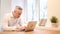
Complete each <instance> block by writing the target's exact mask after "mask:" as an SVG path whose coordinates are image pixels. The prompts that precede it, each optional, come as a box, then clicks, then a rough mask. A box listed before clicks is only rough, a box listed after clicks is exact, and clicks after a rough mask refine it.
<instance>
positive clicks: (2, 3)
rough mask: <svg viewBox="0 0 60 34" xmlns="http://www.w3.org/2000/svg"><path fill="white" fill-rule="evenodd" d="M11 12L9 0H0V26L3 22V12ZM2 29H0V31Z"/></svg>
mask: <svg viewBox="0 0 60 34" xmlns="http://www.w3.org/2000/svg"><path fill="white" fill-rule="evenodd" d="M10 12H11V0H0V28H1V26H2V23H3V18H4V14H6V13H10ZM1 30H2V29H0V31H1Z"/></svg>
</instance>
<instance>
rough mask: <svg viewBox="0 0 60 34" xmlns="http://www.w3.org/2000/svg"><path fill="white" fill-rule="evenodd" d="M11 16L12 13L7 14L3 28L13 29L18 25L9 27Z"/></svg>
mask: <svg viewBox="0 0 60 34" xmlns="http://www.w3.org/2000/svg"><path fill="white" fill-rule="evenodd" d="M9 18H10V15H9V16H5V18H4V22H3V27H2V28H3V30H12V29H15V28H16V27H15V26H13V27H9V26H8V21H9Z"/></svg>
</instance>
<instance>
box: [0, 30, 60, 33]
mask: <svg viewBox="0 0 60 34" xmlns="http://www.w3.org/2000/svg"><path fill="white" fill-rule="evenodd" d="M0 34H60V31H55V30H46V29H35V30H34V31H30V32H1V33H0Z"/></svg>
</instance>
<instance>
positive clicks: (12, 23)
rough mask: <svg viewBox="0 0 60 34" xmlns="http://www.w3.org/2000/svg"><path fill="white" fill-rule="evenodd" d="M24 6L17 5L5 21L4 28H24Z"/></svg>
mask: <svg viewBox="0 0 60 34" xmlns="http://www.w3.org/2000/svg"><path fill="white" fill-rule="evenodd" d="M21 14H22V8H21V7H20V6H16V7H15V9H14V11H13V12H12V13H11V14H8V15H7V16H6V18H5V20H4V23H3V30H8V29H15V30H17V31H18V30H23V29H25V26H23V24H22V23H21V18H20V16H21Z"/></svg>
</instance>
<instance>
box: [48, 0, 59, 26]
mask: <svg viewBox="0 0 60 34" xmlns="http://www.w3.org/2000/svg"><path fill="white" fill-rule="evenodd" d="M52 16H56V17H57V18H58V20H59V22H58V23H60V0H48V25H49V26H51V23H50V21H49V20H50V18H51V17H52ZM59 25H60V24H59Z"/></svg>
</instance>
